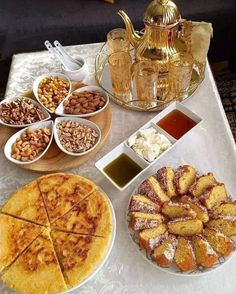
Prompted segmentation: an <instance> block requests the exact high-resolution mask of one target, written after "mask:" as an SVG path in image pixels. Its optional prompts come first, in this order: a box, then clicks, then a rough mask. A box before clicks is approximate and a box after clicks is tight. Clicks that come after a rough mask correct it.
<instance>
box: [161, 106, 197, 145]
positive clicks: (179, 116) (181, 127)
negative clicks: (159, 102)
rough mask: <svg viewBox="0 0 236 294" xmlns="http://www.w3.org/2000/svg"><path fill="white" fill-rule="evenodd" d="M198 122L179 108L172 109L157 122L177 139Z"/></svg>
mask: <svg viewBox="0 0 236 294" xmlns="http://www.w3.org/2000/svg"><path fill="white" fill-rule="evenodd" d="M196 124H197V123H196V122H195V121H193V120H192V119H191V118H189V117H188V116H187V115H185V114H183V113H182V112H181V111H179V110H177V109H175V110H173V111H171V112H170V113H169V114H167V115H166V116H165V117H164V118H162V119H161V120H160V121H159V122H157V125H158V126H159V127H161V128H162V129H163V130H165V131H166V132H167V133H168V134H170V135H171V136H172V137H174V138H175V139H177V140H178V139H180V138H181V137H182V136H183V135H184V134H186V133H187V132H188V131H189V130H191V129H192V128H193V127H194V126H195V125H196Z"/></svg>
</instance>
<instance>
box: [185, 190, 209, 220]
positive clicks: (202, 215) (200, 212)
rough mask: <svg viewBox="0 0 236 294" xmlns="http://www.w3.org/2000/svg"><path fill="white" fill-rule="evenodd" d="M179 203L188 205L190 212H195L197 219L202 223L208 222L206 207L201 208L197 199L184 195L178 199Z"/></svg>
mask: <svg viewBox="0 0 236 294" xmlns="http://www.w3.org/2000/svg"><path fill="white" fill-rule="evenodd" d="M180 202H182V203H186V204H188V205H189V206H190V207H191V208H192V210H194V211H195V212H196V214H197V218H199V219H200V220H201V221H202V222H203V223H206V222H208V221H209V215H208V211H207V209H206V207H205V206H203V205H202V204H201V202H200V201H199V200H198V199H197V198H191V197H189V196H187V195H184V196H182V197H181V198H180Z"/></svg>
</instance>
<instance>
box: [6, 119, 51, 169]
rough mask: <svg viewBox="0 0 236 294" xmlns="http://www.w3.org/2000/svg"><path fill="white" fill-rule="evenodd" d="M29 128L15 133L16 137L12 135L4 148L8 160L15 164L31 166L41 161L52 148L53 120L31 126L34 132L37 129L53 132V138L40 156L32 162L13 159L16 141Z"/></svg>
mask: <svg viewBox="0 0 236 294" xmlns="http://www.w3.org/2000/svg"><path fill="white" fill-rule="evenodd" d="M28 128H29V127H26V128H24V129H22V130H20V131H18V132H17V133H15V134H14V135H12V136H11V137H10V138H9V139H8V141H7V143H6V144H5V147H4V153H5V156H6V158H7V159H8V160H10V161H11V162H13V163H16V164H20V165H26V164H30V163H33V162H35V161H37V160H39V159H40V158H41V157H43V156H44V154H45V153H46V152H47V151H48V149H49V147H50V145H51V143H52V138H53V121H52V120H48V121H44V122H38V123H35V124H33V125H32V126H30V128H31V129H32V130H37V129H41V128H49V129H50V130H51V137H50V140H49V142H48V145H47V147H46V148H45V149H44V150H43V152H41V153H39V155H38V156H36V157H35V158H34V159H33V160H31V161H19V160H16V159H14V158H12V157H11V148H12V145H13V144H14V143H15V142H16V139H18V138H19V137H20V136H21V135H22V134H23V133H24V132H25V131H26V130H27V129H28Z"/></svg>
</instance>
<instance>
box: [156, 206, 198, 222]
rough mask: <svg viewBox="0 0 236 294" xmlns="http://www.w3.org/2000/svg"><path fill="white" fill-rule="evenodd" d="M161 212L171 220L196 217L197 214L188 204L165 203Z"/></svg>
mask: <svg viewBox="0 0 236 294" xmlns="http://www.w3.org/2000/svg"><path fill="white" fill-rule="evenodd" d="M161 212H162V213H163V214H165V215H167V216H168V217H169V218H176V217H177V218H179V217H187V216H190V217H196V215H197V214H196V212H195V211H194V210H193V209H192V208H191V207H190V205H188V204H184V203H174V202H166V203H164V205H163V207H162V209H161Z"/></svg>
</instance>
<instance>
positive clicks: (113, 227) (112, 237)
mask: <svg viewBox="0 0 236 294" xmlns="http://www.w3.org/2000/svg"><path fill="white" fill-rule="evenodd" d="M99 190H100V191H101V192H102V193H103V194H104V195H105V196H106V198H107V201H108V203H109V206H110V211H111V219H112V232H111V236H110V240H109V245H108V247H107V252H106V254H105V255H104V257H103V259H102V261H101V262H100V264H98V265H97V267H96V268H95V269H94V270H93V272H92V273H91V274H90V275H89V276H88V277H87V278H86V279H85V280H84V281H82V282H81V283H80V284H79V285H78V286H75V287H74V288H71V289H69V290H67V291H65V292H62V293H60V294H67V293H70V292H72V291H74V290H76V289H78V288H80V287H82V286H83V285H84V284H86V283H87V282H88V281H89V280H91V279H92V278H93V277H94V276H95V275H96V274H97V273H98V272H99V270H100V269H101V268H102V267H103V266H104V264H105V262H106V261H107V259H108V257H109V255H110V253H111V250H112V247H113V245H114V241H115V237H116V216H115V211H114V208H113V206H112V203H111V201H110V199H109V197H108V196H107V194H106V193H105V192H104V191H103V190H102V189H101V188H100V187H99Z"/></svg>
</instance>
